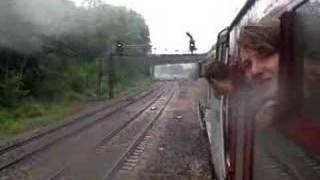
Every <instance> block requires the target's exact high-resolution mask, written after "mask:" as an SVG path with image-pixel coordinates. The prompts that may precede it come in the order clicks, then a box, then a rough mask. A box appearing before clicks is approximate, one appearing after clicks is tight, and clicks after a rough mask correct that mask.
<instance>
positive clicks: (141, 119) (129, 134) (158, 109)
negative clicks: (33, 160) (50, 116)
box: [43, 86, 175, 180]
mask: <svg viewBox="0 0 320 180" xmlns="http://www.w3.org/2000/svg"><path fill="white" fill-rule="evenodd" d="M174 92H175V91H174V88H172V87H169V86H168V87H166V88H163V90H161V92H160V93H159V94H158V95H157V96H155V97H154V98H152V99H151V100H150V101H148V103H146V104H144V105H143V106H142V107H141V108H140V109H139V110H138V111H137V112H136V113H135V114H134V115H133V116H131V117H130V118H128V119H126V120H124V121H123V122H121V123H119V125H118V127H117V128H115V129H113V130H111V131H108V132H107V133H106V134H105V136H104V137H103V138H102V139H101V140H100V141H99V142H98V143H96V144H95V145H94V146H93V149H92V151H91V152H90V153H89V155H88V156H93V157H91V158H89V159H96V158H97V157H96V155H97V154H100V153H102V152H104V151H105V152H106V153H107V154H108V155H109V156H110V157H114V158H110V159H108V160H106V161H104V162H107V163H108V168H106V169H103V170H102V171H101V172H102V173H103V174H104V172H105V171H107V173H106V174H105V175H104V176H103V179H109V178H110V177H112V176H113V175H114V173H115V172H116V171H117V170H118V169H119V167H120V166H121V164H122V163H123V161H124V160H125V158H126V157H127V156H128V155H129V154H130V152H132V150H133V149H134V148H135V147H136V146H137V144H138V143H139V142H140V141H141V139H142V138H143V137H144V135H145V133H146V132H147V130H148V129H149V128H150V127H151V125H152V124H153V123H154V121H156V120H157V119H158V118H159V117H160V115H161V114H162V112H163V111H164V109H165V108H166V106H167V104H168V103H169V101H170V100H171V98H172V97H173V94H174ZM146 114H148V115H147V116H146ZM123 138H124V139H123ZM129 139H130V140H129ZM123 145H125V146H126V147H123ZM107 149H109V150H107ZM115 151H116V153H115ZM108 155H105V156H108ZM97 159H98V160H97V161H100V163H103V160H102V159H101V158H97ZM112 159H113V160H112ZM97 161H95V163H99V162H97ZM82 162H83V161H82ZM89 166H90V165H89ZM101 167H103V165H99V168H101ZM85 169H86V170H87V168H85ZM86 170H84V171H86ZM74 171H79V172H81V171H83V170H78V169H77V168H76V167H73V166H72V165H69V166H65V167H62V168H61V169H58V170H57V171H55V172H53V173H52V174H51V175H49V176H48V177H46V178H43V179H46V180H53V179H65V178H67V179H68V178H69V179H70V178H71V179H72V178H74V177H68V175H70V174H71V175H72V174H73V175H74V174H79V173H78V172H77V173H75V172H74ZM88 172H89V173H84V174H90V173H92V171H90V170H88ZM100 174H101V173H100ZM81 178H84V177H81ZM76 179H77V178H76Z"/></svg>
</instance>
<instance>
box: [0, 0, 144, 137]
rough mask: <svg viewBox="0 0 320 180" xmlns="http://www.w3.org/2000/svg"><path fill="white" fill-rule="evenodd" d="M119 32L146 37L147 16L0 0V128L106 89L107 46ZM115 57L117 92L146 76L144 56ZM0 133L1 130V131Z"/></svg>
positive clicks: (49, 1) (35, 119) (133, 39)
mask: <svg viewBox="0 0 320 180" xmlns="http://www.w3.org/2000/svg"><path fill="white" fill-rule="evenodd" d="M117 40H122V41H124V42H125V43H126V44H149V43H150V40H149V31H148V27H147V25H146V24H145V21H144V19H143V17H142V16H141V15H139V14H137V13H136V12H134V11H132V10H129V9H126V8H124V7H115V6H110V5H106V4H100V5H98V6H96V7H92V8H85V7H76V6H75V5H74V4H73V3H71V2H69V1H68V0H46V1H43V0H33V1H27V0H11V1H0V134H1V133H2V135H3V134H16V133H19V132H21V131H24V130H26V129H30V128H32V127H34V126H35V125H37V126H38V125H42V124H46V123H48V122H50V121H51V120H52V119H58V118H59V117H61V116H63V114H65V113H67V112H69V111H70V110H71V109H73V108H74V107H75V106H74V105H75V104H77V105H81V104H82V103H85V102H86V101H87V100H89V99H90V100H91V99H101V98H104V97H106V95H107V92H108V90H109V89H108V84H107V75H108V72H107V71H108V68H109V67H108V66H107V63H106V61H107V57H108V56H107V52H110V51H111V48H112V46H114V44H115V42H116V41H117ZM149 50H150V46H144V48H132V49H129V50H126V53H127V54H130V55H132V56H133V57H134V56H136V58H133V57H131V58H130V57H127V56H125V57H118V58H117V59H116V63H115V72H116V81H115V83H116V86H115V93H116V95H117V94H118V95H119V94H123V93H125V92H128V91H131V90H132V89H137V88H139V87H140V86H144V85H145V84H148V83H149V82H150V81H149V77H148V75H147V73H146V69H147V67H146V65H145V64H144V62H143V60H142V59H141V58H138V55H139V56H141V55H143V54H145V53H147V52H148V51H149ZM0 136H1V135H0Z"/></svg>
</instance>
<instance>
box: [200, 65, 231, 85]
mask: <svg viewBox="0 0 320 180" xmlns="http://www.w3.org/2000/svg"><path fill="white" fill-rule="evenodd" d="M229 71H230V70H229V68H228V66H227V65H226V64H224V63H222V62H218V61H214V62H211V63H209V64H208V65H207V66H206V68H205V73H204V77H205V78H206V79H207V81H208V82H209V83H212V82H211V80H212V79H216V80H225V79H228V78H229V76H230V74H229V73H230V72H229Z"/></svg>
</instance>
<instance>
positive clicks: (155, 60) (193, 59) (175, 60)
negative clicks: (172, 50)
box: [145, 54, 207, 75]
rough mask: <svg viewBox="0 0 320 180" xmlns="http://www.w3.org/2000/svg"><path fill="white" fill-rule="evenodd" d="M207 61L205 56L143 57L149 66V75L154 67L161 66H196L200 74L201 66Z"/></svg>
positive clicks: (162, 55) (167, 55) (170, 55)
mask: <svg viewBox="0 0 320 180" xmlns="http://www.w3.org/2000/svg"><path fill="white" fill-rule="evenodd" d="M206 61H207V58H206V54H154V55H149V56H146V57H145V62H146V63H147V64H148V65H149V68H150V74H152V75H153V74H154V67H155V66H157V65H163V64H188V63H193V64H197V66H198V70H199V72H201V67H202V66H201V64H203V63H205V62H206Z"/></svg>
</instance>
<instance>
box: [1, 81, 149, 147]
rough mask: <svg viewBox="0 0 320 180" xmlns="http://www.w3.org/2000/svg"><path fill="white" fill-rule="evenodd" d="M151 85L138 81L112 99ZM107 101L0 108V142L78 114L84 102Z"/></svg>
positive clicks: (29, 103) (118, 89) (85, 101)
mask: <svg viewBox="0 0 320 180" xmlns="http://www.w3.org/2000/svg"><path fill="white" fill-rule="evenodd" d="M151 84H152V80H151V79H141V80H139V81H137V82H135V83H134V84H132V83H131V84H123V85H119V86H116V87H115V99H118V98H121V97H123V96H126V95H128V94H131V93H134V92H138V91H141V90H143V89H146V88H148V87H149V86H150V85H151ZM89 100H90V101H91V102H92V101H107V100H108V98H107V96H106V95H104V96H102V97H99V98H94V99H92V98H91V99H89V98H85V97H80V98H78V99H77V100H75V99H72V100H70V99H68V98H64V99H62V100H59V101H56V102H39V101H36V100H33V99H30V100H29V101H27V102H21V104H20V105H18V106H17V107H15V108H11V109H9V108H3V107H0V142H1V141H4V140H6V139H8V138H11V137H13V136H15V135H17V134H20V133H23V132H27V131H30V130H34V129H36V128H39V127H43V126H47V125H49V124H51V123H54V122H57V121H60V120H63V119H65V117H67V116H69V115H70V114H73V113H76V112H79V111H81V110H82V109H83V108H84V107H86V105H87V104H88V103H89V102H88V101H89Z"/></svg>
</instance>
